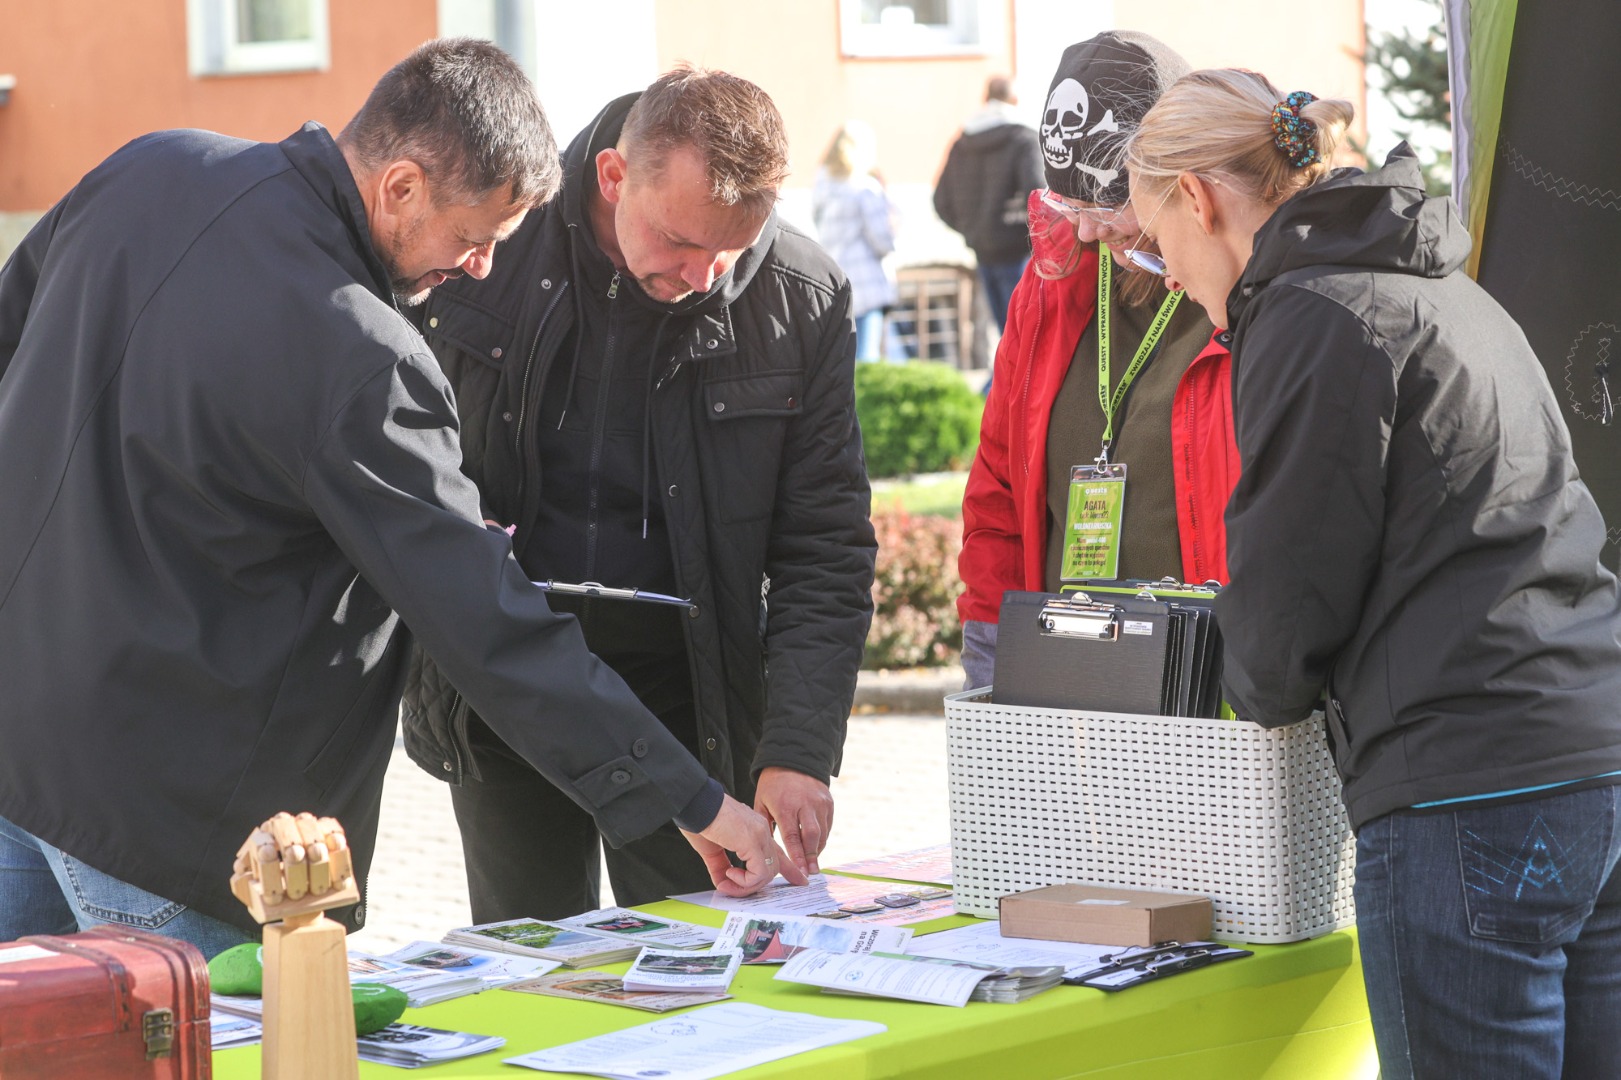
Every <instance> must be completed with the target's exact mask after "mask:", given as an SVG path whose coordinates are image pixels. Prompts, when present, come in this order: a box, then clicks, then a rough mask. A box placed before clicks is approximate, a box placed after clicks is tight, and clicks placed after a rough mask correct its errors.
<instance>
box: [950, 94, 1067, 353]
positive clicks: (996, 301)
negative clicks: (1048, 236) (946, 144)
mask: <svg viewBox="0 0 1621 1080" xmlns="http://www.w3.org/2000/svg"><path fill="white" fill-rule="evenodd" d="M1018 103H1019V97H1018V95H1017V94H1016V93H1014V90H1013V80H1012V79H1010V78H1008V77H1007V76H1006V75H993V76H991V78H990V79H989V80H987V82H986V83H985V107H984V108H982V109H980V110H979V111H978V112H977V113H975V114H974V115H973V116H970V117H969V118H968V121H967V123H965V124H963V126H962V131H961V133H959V134H958V136H957V138H956V139H955V140H953V141H952V144H951V149H950V150H948V151H947V152H946V163H945V165H943V166H942V167H941V169H940V179H939V181H938V182H937V183H936V184H935V188H934V212H935V213H937V214H939V215H940V220H941V221H943V222H945V223H946V224H947V225H949V226H950V227H951V228H953V229H955V230H956V231H957V232H959V233H961V234H962V238H963V240H964V241H965V242H967V244H968V247H969V248H970V249H971V250H972V251H973V253H974V261H975V263H976V264H977V266H978V269H977V273H978V275H979V284H980V287H981V288H982V289H984V290H985V302H986V305H987V306H988V307H989V308H990V310H991V316H992V317H993V318H995V319H996V328H997V330H999V331H1005V330H1006V329H1007V312H1008V301H1009V300H1011V299H1012V298H1013V287H1014V286H1015V285H1017V284H1018V283H1019V278H1021V277H1022V276H1024V266H1025V263H1027V262H1029V261H1030V232H1029V224H1028V221H1029V219H1028V217H1027V212H1026V204H1027V203H1028V201H1029V199H1030V193H1031V192H1032V191H1034V190H1036V189H1037V188H1039V187H1042V186H1043V185H1044V183H1045V180H1044V178H1043V174H1042V158H1041V138H1040V137H1039V136H1038V135H1037V134H1036V129H1035V128H1033V127H1031V126H1030V125H1029V124H1027V123H1025V122H1024V119H1023V117H1021V116H1020V114H1019V111H1018V110H1017V109H1016V108H1015V106H1017V105H1018Z"/></svg>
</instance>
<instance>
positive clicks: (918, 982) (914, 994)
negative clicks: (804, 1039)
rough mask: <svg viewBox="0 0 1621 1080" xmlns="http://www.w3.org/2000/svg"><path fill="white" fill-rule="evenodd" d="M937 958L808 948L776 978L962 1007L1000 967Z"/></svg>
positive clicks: (787, 964)
mask: <svg viewBox="0 0 1621 1080" xmlns="http://www.w3.org/2000/svg"><path fill="white" fill-rule="evenodd" d="M931 959H932V958H930V957H918V958H915V959H909V958H907V957H904V956H896V957H888V956H861V955H858V954H855V953H825V952H813V951H806V952H802V953H800V954H799V955H797V956H794V957H792V958H790V959H789V961H788V962H787V963H786V964H784V965H782V970H781V971H779V972H777V975H776V977H777V978H778V979H780V980H781V981H783V982H795V983H805V984H807V985H809V986H820V987H821V988H822V989H824V990H832V991H836V992H838V993H844V994H864V995H867V996H869V997H889V998H899V999H900V1000H902V1001H921V1002H924V1003H925V1004H928V1005H955V1006H957V1007H958V1008H961V1007H962V1006H964V1005H966V1004H968V999H969V997H970V996H972V994H973V993H974V987H976V986H978V985H979V982H980V980H981V979H983V978H985V976H987V975H989V974H991V973H992V972H993V971H995V970H996V969H995V968H993V967H958V966H957V965H956V964H953V963H948V962H938V961H937V962H932V963H931V962H930V961H931Z"/></svg>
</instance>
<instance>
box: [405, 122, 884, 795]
mask: <svg viewBox="0 0 1621 1080" xmlns="http://www.w3.org/2000/svg"><path fill="white" fill-rule="evenodd" d="M634 100H635V96H634V95H631V96H627V97H624V98H620V99H619V100H617V101H615V102H613V103H611V104H610V105H609V106H608V107H607V108H606V109H604V110H603V112H602V113H601V114H600V115H599V116H598V117H597V119H596V121H594V123H593V124H592V125H591V126H590V127H588V128H587V129H586V130H585V131H584V132H582V133H581V134H580V136H579V137H578V138H576V139H575V141H574V144H573V145H572V146H570V148H569V150H568V152H567V154H566V155H565V162H564V164H565V170H566V172H565V179H564V190H563V194H562V196H561V197H560V198H559V199H558V200H556V201H555V202H553V203H552V204H551V205H550V206H548V207H546V208H545V209H544V210H543V211H537V212H535V213H532V214H531V215H530V216H529V218H528V219H527V220H526V221H525V222H524V225H523V227H522V228H521V229H520V230H519V231H518V233H517V234H516V235H515V236H513V238H512V239H510V240H508V241H507V242H506V243H505V244H504V245H503V247H502V250H501V252H500V253H499V258H497V260H496V264H495V269H494V271H493V273H492V274H491V275H490V276H489V277H488V278H487V279H485V280H484V281H469V280H462V281H457V282H453V283H450V284H447V285H445V286H442V287H441V288H439V289H437V290H435V292H434V294H433V297H432V299H431V300H430V301H429V302H428V304H427V305H426V307H425V309H424V310H423V312H422V319H423V329H424V332H425V334H426V336H427V338H428V341H429V344H430V345H432V347H433V350H434V353H435V355H437V356H438V358H439V361H440V363H441V365H442V366H443V367H444V370H445V373H446V375H447V376H448V377H449V378H450V381H451V383H452V385H453V386H454V387H455V389H456V395H457V409H458V412H459V413H460V416H461V420H462V450H463V458H464V465H463V467H464V469H465V471H466V472H467V474H468V475H469V476H470V477H472V479H473V480H474V482H475V483H476V484H477V485H478V487H479V489H480V491H481V493H482V495H483V498H484V500H485V504H486V510H487V513H488V514H489V516H490V517H492V518H493V519H495V520H499V521H502V522H511V523H514V524H515V525H516V528H517V534H516V536H515V538H514V547H515V549H516V550H519V551H523V550H525V549H526V547H527V546H528V544H527V541H528V532H529V530H531V529H532V528H533V527H534V524H535V520H536V516H537V508H536V507H537V502H538V492H539V490H540V487H541V486H542V485H544V484H545V482H546V478H545V477H544V476H542V475H539V466H538V459H537V455H536V452H535V440H534V438H533V433H532V432H531V431H530V429H529V427H528V426H527V425H530V424H532V423H533V421H534V417H535V416H536V414H537V412H538V409H539V394H540V392H541V390H542V388H543V387H545V386H546V385H547V376H548V373H549V371H550V368H551V366H552V365H553V364H554V363H557V362H562V363H567V362H568V356H567V355H560V354H563V353H565V352H566V350H563V349H562V346H563V345H564V343H565V342H566V341H567V340H568V339H569V338H570V336H571V335H570V331H571V329H572V328H573V326H574V325H575V323H576V320H577V319H578V318H579V317H580V307H579V305H582V304H586V303H596V302H598V298H596V297H595V296H587V295H585V292H586V290H583V289H582V287H581V282H580V280H579V275H578V273H577V267H578V265H579V258H578V257H579V255H580V252H579V251H577V250H575V246H576V245H589V244H592V243H593V241H592V240H591V238H590V237H589V235H588V234H587V233H586V232H585V229H584V226H583V222H584V220H585V210H584V188H583V184H584V183H586V182H590V181H591V180H592V178H593V176H594V174H593V172H592V169H591V162H590V158H591V155H590V152H589V151H590V148H591V147H593V146H595V145H603V144H605V143H606V141H607V140H611V139H613V138H614V137H615V135H616V134H617V130H618V127H619V126H620V125H621V124H622V123H623V120H624V115H625V113H626V111H628V109H629V108H630V105H631V103H632V102H633V101H634ZM627 285H628V282H627ZM661 340H662V341H665V342H667V343H668V344H667V345H665V346H664V348H663V349H662V351H661V353H660V356H659V358H658V360H657V361H656V364H655V369H654V370H655V375H656V378H655V383H654V389H653V391H652V398H651V402H650V411H651V414H650V422H651V430H652V445H653V455H654V459H655V461H656V466H657V468H656V475H657V476H658V478H659V489H658V491H657V492H656V497H657V498H658V499H659V500H660V501H661V502H662V503H663V513H664V517H665V521H666V523H667V526H668V530H669V537H670V546H671V556H672V559H673V562H674V566H675V576H676V585H677V589H678V591H679V593H680V594H681V595H682V596H684V597H690V598H691V599H692V600H693V601H694V602H695V603H696V607H695V608H694V609H693V610H692V611H691V612H690V614H691V616H692V617H691V618H690V619H688V620H686V632H687V645H688V653H689V656H690V657H691V663H692V675H693V690H694V695H695V700H696V704H697V714H698V737H699V743H700V747H701V757H702V760H703V762H704V765H705V767H706V768H707V769H708V771H709V773H710V775H711V776H714V777H715V778H717V779H719V780H720V781H721V782H722V783H724V784H725V785H726V787H727V789H728V790H729V791H731V792H732V793H733V794H734V795H737V796H738V797H739V798H743V799H749V798H752V791H753V785H754V780H755V778H756V777H757V776H758V774H759V771H760V770H761V769H763V768H766V767H768V766H785V767H788V768H792V769H795V770H797V771H799V772H803V773H806V774H808V775H811V776H815V777H817V778H819V779H821V780H823V781H826V780H827V779H829V777H830V776H832V775H833V774H834V773H836V772H837V770H838V767H839V758H840V753H841V751H842V748H843V744H844V731H845V722H846V720H847V719H848V716H849V711H850V702H851V699H852V698H853V697H854V693H855V680H856V672H857V670H858V669H859V667H860V662H861V652H862V648H863V645H864V643H865V640H866V634H867V626H868V623H869V622H870V619H871V607H872V605H871V588H872V576H873V560H874V556H875V553H876V542H875V540H874V537H873V531H872V524H871V521H870V519H869V516H868V512H869V503H870V492H869V488H868V484H867V478H866V466H865V462H864V460H863V458H862V455H861V436H860V431H859V429H858V427H857V424H856V419H855V399H854V359H853V357H854V337H853V331H852V324H851V320H850V289H849V285H848V283H847V282H846V281H845V279H844V276H843V275H842V274H841V273H840V272H839V270H838V268H837V267H836V266H835V264H834V263H833V261H832V260H831V259H830V258H829V257H828V256H827V255H826V254H825V253H824V252H823V251H822V250H821V249H820V248H818V247H817V246H816V245H815V244H814V243H813V242H811V241H810V240H809V239H808V238H806V237H805V236H804V235H803V234H801V233H799V232H798V231H796V230H794V229H793V228H791V227H789V226H787V225H785V224H782V223H780V222H778V221H777V220H776V217H775V215H773V216H772V219H771V220H770V222H768V224H767V225H766V228H765V230H764V232H763V233H762V235H761V237H760V239H759V240H758V242H757V243H756V244H755V246H754V247H752V248H750V249H749V250H748V251H746V252H745V253H744V254H743V256H742V257H741V258H740V259H739V260H738V262H737V264H736V266H735V267H734V268H733V270H732V271H731V273H730V275H728V276H727V277H725V278H722V279H720V280H719V281H717V282H716V284H715V286H714V287H713V288H712V289H711V290H710V292H709V293H708V294H706V295H705V296H704V297H702V298H701V299H700V300H698V301H696V302H692V303H685V304H681V305H672V317H671V320H670V322H669V323H668V325H667V326H666V328H665V333H664V334H663V335H662V337H661ZM469 715H470V713H469V709H468V706H467V704H466V702H465V701H464V700H462V698H461V696H460V695H459V694H458V693H457V692H456V689H455V688H454V687H453V686H452V685H451V683H450V682H449V681H448V680H447V679H446V678H445V676H444V674H443V673H442V672H440V671H439V670H438V669H437V667H436V666H435V665H434V664H433V662H432V661H431V660H430V659H428V658H427V657H425V656H423V655H421V654H419V655H418V657H417V659H416V662H415V663H414V664H413V666H412V669H411V671H410V673H409V676H408V680H407V687H406V696H405V708H404V712H403V720H404V725H405V734H406V746H407V749H408V750H409V752H410V754H411V756H412V758H413V759H414V760H415V761H416V762H417V763H418V764H419V765H421V766H422V767H423V768H425V769H427V770H428V771H429V772H430V773H432V774H433V775H436V776H439V777H440V778H441V779H445V780H448V781H450V782H452V783H459V782H460V780H461V777H462V775H463V770H464V768H465V766H466V762H467V760H468V758H467V752H466V744H465V730H466V722H467V718H468V717H469Z"/></svg>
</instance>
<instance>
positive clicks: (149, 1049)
mask: <svg viewBox="0 0 1621 1080" xmlns="http://www.w3.org/2000/svg"><path fill="white" fill-rule="evenodd" d="M141 1038H143V1039H145V1040H146V1060H148V1061H151V1060H152V1059H153V1058H160V1057H168V1056H169V1055H170V1054H172V1053H173V1052H174V1010H173V1009H152V1010H150V1011H149V1012H146V1013H143V1014H142V1016H141Z"/></svg>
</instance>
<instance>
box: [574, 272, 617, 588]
mask: <svg viewBox="0 0 1621 1080" xmlns="http://www.w3.org/2000/svg"><path fill="white" fill-rule="evenodd" d="M618 296H619V272H618V271H615V272H614V276H613V280H612V281H610V282H608V299H609V300H615V299H617V298H618ZM618 314H619V308H618V306H617V305H615V304H612V303H610V304H609V305H608V334H607V338H606V340H605V341H604V342H603V346H602V377H601V379H600V381H599V382H598V383H597V411H596V415H595V416H594V417H592V420H591V466H590V472H589V474H588V477H589V479H588V481H587V484H586V491H587V495H586V504H585V579H586V580H587V581H591V580H593V579H594V577H595V575H596V572H597V537H598V535H599V533H600V531H601V529H602V522H601V515H600V511H601V501H602V443H603V440H604V438H605V437H606V435H607V428H608V405H609V400H608V399H609V395H610V392H611V390H612V383H613V368H614V360H615V357H614V346H615V344H616V338H617V336H618V325H617V324H618ZM581 329H582V332H583V329H584V328H583V327H582V328H581ZM564 405H565V407H566V405H567V402H565V403H564Z"/></svg>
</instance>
